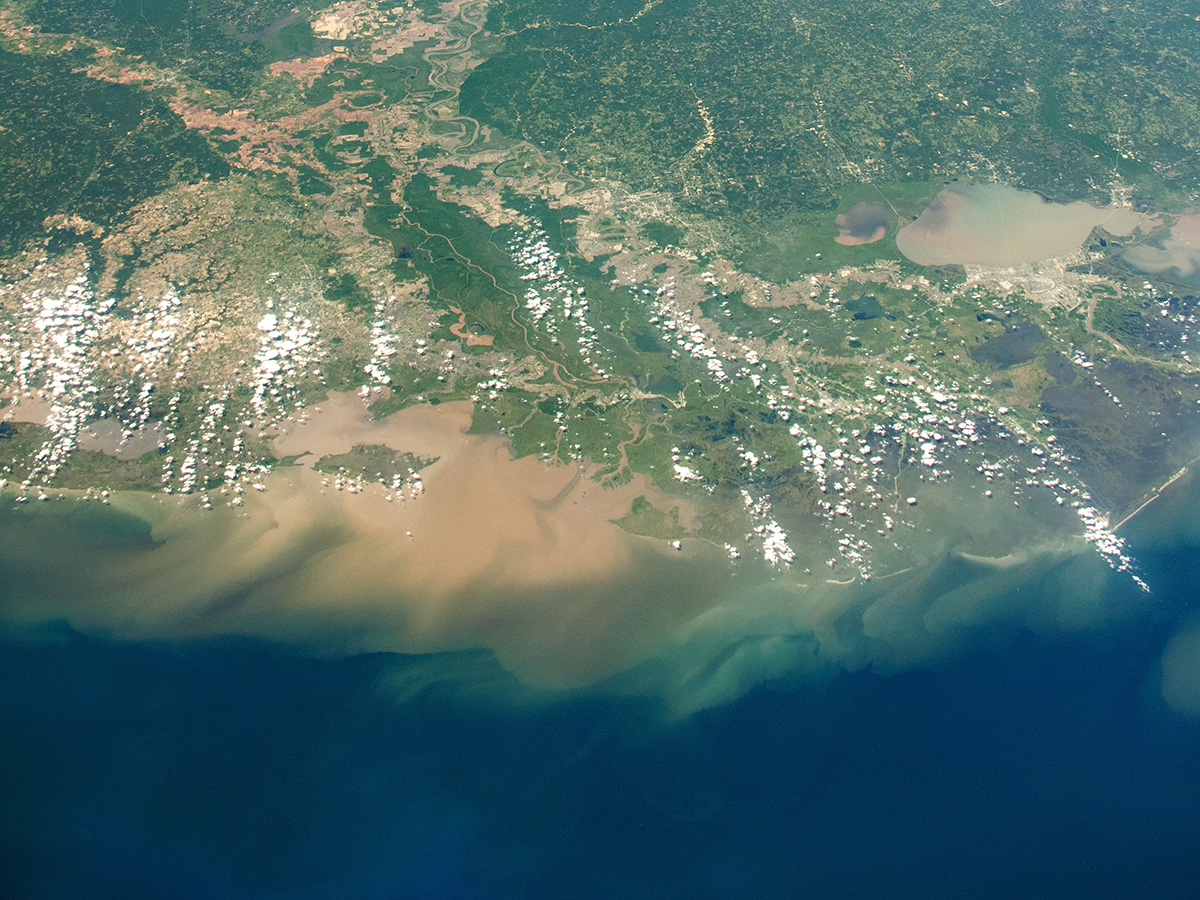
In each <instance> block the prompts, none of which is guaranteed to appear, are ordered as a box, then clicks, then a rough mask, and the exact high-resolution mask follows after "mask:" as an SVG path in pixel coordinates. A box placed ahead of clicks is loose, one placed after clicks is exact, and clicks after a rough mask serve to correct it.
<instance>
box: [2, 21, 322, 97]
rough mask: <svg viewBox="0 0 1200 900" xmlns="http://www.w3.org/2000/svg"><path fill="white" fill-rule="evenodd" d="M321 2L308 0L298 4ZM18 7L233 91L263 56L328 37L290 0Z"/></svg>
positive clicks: (252, 75) (282, 54)
mask: <svg viewBox="0 0 1200 900" xmlns="http://www.w3.org/2000/svg"><path fill="white" fill-rule="evenodd" d="M326 5H328V0H311V2H309V3H307V4H306V8H307V9H309V10H312V9H319V8H321V7H322V6H326ZM25 14H26V15H27V16H28V17H29V19H30V21H32V22H35V23H37V24H38V25H40V26H41V27H42V28H44V29H45V30H47V31H52V32H59V33H64V34H71V33H75V34H82V35H86V36H87V37H90V38H93V39H96V40H100V41H104V42H106V43H110V44H115V45H116V46H119V47H123V48H124V49H125V51H126V52H127V53H129V54H134V55H137V56H143V57H145V58H146V59H149V60H152V61H154V62H156V63H158V64H160V65H163V66H166V67H168V68H174V67H176V66H178V67H181V68H182V69H184V70H185V71H186V72H187V73H188V74H189V75H191V76H192V77H193V78H196V79H197V80H199V81H202V82H205V83H206V84H209V85H211V86H212V87H215V88H220V89H221V90H226V91H229V92H231V93H233V94H244V93H246V92H247V91H248V90H249V89H250V88H251V87H252V86H253V84H254V83H255V81H256V80H257V78H258V73H259V71H260V70H261V69H262V67H263V66H265V65H267V64H268V63H271V62H274V61H275V60H278V59H290V58H292V57H294V56H305V55H315V54H316V53H318V52H321V48H322V47H324V46H327V45H328V43H329V42H327V41H324V42H323V41H319V40H318V39H317V38H316V37H315V36H314V35H313V33H312V30H311V28H310V27H309V25H308V21H307V16H305V15H302V14H301V13H299V12H297V11H296V10H295V7H294V5H293V4H292V3H291V2H290V0H221V2H220V3H195V2H192V0H156V2H154V3H144V2H141V0H33V2H31V3H30V4H29V5H28V8H27V9H26V10H25Z"/></svg>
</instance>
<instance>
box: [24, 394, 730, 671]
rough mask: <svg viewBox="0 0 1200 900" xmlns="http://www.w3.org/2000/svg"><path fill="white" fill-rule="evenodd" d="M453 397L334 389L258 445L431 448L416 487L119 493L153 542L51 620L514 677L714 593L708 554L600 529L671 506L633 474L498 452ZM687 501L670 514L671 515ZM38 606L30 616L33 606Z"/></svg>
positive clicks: (603, 647) (273, 485)
mask: <svg viewBox="0 0 1200 900" xmlns="http://www.w3.org/2000/svg"><path fill="white" fill-rule="evenodd" d="M470 421H471V407H470V404H469V403H451V404H442V405H440V406H438V407H431V406H417V407H411V408H409V409H406V410H403V411H401V412H399V413H396V414H395V415H392V416H389V417H387V418H386V419H382V420H378V421H375V420H372V419H370V418H369V414H368V412H367V409H366V405H365V401H364V400H363V399H362V398H360V397H358V396H355V395H335V396H333V397H331V398H330V400H329V402H327V403H325V404H322V405H321V407H320V408H319V411H311V412H310V414H309V415H308V416H307V420H306V421H305V422H303V423H299V424H297V425H296V426H295V427H294V428H292V429H291V430H290V432H289V433H287V434H286V435H285V436H283V437H281V438H280V439H279V440H278V443H277V447H278V450H279V453H280V455H287V456H291V455H295V454H309V455H307V456H304V457H303V459H307V460H313V461H315V460H316V459H317V458H319V457H321V456H325V455H329V454H335V453H344V452H346V451H348V450H350V449H351V448H352V447H353V446H355V445H356V444H367V445H379V444H386V445H387V446H389V447H391V448H393V449H395V450H397V451H401V452H406V453H411V454H412V455H414V456H417V457H420V458H422V459H435V460H436V461H435V462H433V463H432V464H430V465H428V466H426V467H425V468H423V469H422V470H421V472H420V475H421V482H422V484H423V492H422V493H420V494H418V495H417V496H415V497H413V498H412V499H408V500H401V499H396V496H395V495H394V494H391V493H390V492H388V491H386V490H385V489H384V488H383V487H382V486H380V485H368V486H365V487H356V489H355V490H354V491H349V490H342V491H339V490H337V489H336V488H335V487H334V486H333V485H332V484H329V483H328V482H329V481H330V479H329V478H328V477H327V476H324V475H323V474H322V473H320V472H318V471H316V470H315V469H312V468H310V467H308V466H304V465H296V466H291V467H281V468H279V469H276V470H275V471H274V472H272V473H271V474H270V475H269V476H268V477H267V478H266V479H265V488H266V489H265V490H264V491H262V492H250V495H249V496H247V498H246V505H245V507H244V508H241V509H234V508H227V509H218V510H213V511H211V512H201V511H199V510H197V509H195V505H194V503H192V502H189V501H187V500H184V499H181V498H176V497H164V496H161V495H150V494H135V493H127V494H120V495H117V496H115V497H114V505H115V506H117V507H118V508H120V509H123V510H124V511H126V512H131V513H134V514H135V515H137V516H139V517H141V518H142V519H144V520H146V521H148V522H150V523H151V525H152V533H153V538H154V541H155V544H153V545H151V546H148V547H146V548H143V549H141V550H139V551H138V552H136V553H133V554H132V555H128V556H126V557H123V558H122V559H121V560H120V561H119V563H116V562H114V563H104V564H103V565H105V566H107V570H106V571H103V572H98V573H94V574H95V577H94V579H93V580H94V581H96V582H98V583H101V584H103V585H105V587H103V588H101V589H100V590H96V589H94V588H93V589H90V590H89V594H90V596H89V597H87V598H86V599H81V598H80V597H79V596H78V594H77V593H75V592H70V593H71V596H69V597H65V596H64V597H63V598H62V601H63V605H64V607H65V608H64V610H60V611H59V612H61V613H63V614H65V615H66V616H67V617H68V619H69V620H70V621H72V622H74V623H77V624H79V625H81V626H88V625H92V626H99V627H105V628H112V629H114V630H115V631H117V632H118V633H121V634H129V635H131V636H142V637H145V636H169V637H182V636H196V635H207V634H230V633H233V634H247V635H260V636H266V637H270V638H275V639H283V640H294V641H300V642H302V643H305V642H307V643H311V644H313V645H315V646H318V647H324V648H328V649H330V650H334V651H338V652H341V651H346V650H352V651H358V650H388V651H399V652H411V653H426V652H435V651H439V650H451V649H464V648H472V647H486V648H489V649H491V650H493V651H495V653H496V654H497V657H498V658H499V659H500V661H501V662H502V663H503V664H505V665H506V666H508V667H509V668H510V669H512V670H513V671H515V672H517V673H518V674H520V675H521V676H522V677H524V678H526V679H527V680H529V681H533V682H537V683H544V684H551V685H570V684H579V683H586V682H589V681H592V680H595V679H597V678H602V677H604V676H606V675H609V674H612V673H614V672H616V671H619V670H621V669H622V668H624V667H626V666H628V665H631V664H633V663H634V662H636V661H637V660H638V659H640V658H642V657H644V656H645V655H646V654H648V653H650V652H652V650H653V649H654V647H655V646H656V645H657V643H658V642H659V641H661V640H662V638H663V637H664V636H665V635H666V634H668V633H669V632H670V631H671V630H672V629H674V628H677V627H678V626H679V625H680V624H682V623H684V622H686V621H688V620H689V619H690V618H691V617H692V616H694V615H695V614H697V613H698V612H699V611H701V610H703V609H704V608H706V607H707V606H711V605H712V604H713V603H715V602H718V598H719V597H720V595H722V594H723V593H724V592H726V591H727V590H728V578H729V573H728V564H727V562H726V560H725V555H724V554H723V553H722V552H721V551H720V550H719V549H717V548H715V547H713V546H711V545H709V544H707V543H706V542H703V541H700V540H689V539H685V540H684V541H683V552H678V551H676V550H674V549H673V548H672V547H671V545H670V544H669V543H668V542H666V541H662V540H653V539H649V538H641V537H636V536H633V535H629V534H627V533H626V532H624V531H622V530H621V529H620V528H618V527H617V526H615V525H613V524H612V523H611V521H610V520H611V519H616V518H620V517H621V516H623V515H625V514H626V513H628V511H629V509H630V507H631V505H632V501H633V500H634V499H635V498H636V497H638V496H643V495H644V496H648V497H650V498H651V500H652V502H658V503H662V504H667V503H669V502H670V503H676V504H678V503H679V502H680V501H679V500H678V499H677V498H667V497H665V496H664V495H662V494H661V492H659V491H657V490H656V489H655V488H654V487H653V486H652V485H651V484H649V483H647V482H645V481H644V480H638V481H635V482H634V483H632V484H629V485H625V486H622V487H620V488H616V489H608V488H603V487H601V486H600V485H598V484H597V483H595V482H594V481H592V480H591V479H590V478H588V477H586V473H585V472H583V471H581V470H580V469H579V468H577V467H575V466H568V467H559V468H552V467H550V466H547V465H545V464H543V463H541V462H540V461H538V460H535V459H532V458H525V459H513V457H512V454H511V450H510V446H509V444H508V443H507V441H505V440H504V439H503V438H502V437H500V436H498V435H477V434H467V433H466V430H467V428H468V427H469V425H470ZM689 514H690V511H688V510H686V509H685V510H684V517H685V518H686V516H687V515H689ZM44 613H45V611H43V614H44Z"/></svg>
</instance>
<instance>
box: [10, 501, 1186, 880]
mask: <svg viewBox="0 0 1200 900" xmlns="http://www.w3.org/2000/svg"><path fill="white" fill-rule="evenodd" d="M1178 506H1179V504H1178V503H1176V514H1178V513H1179V510H1178ZM1185 511H1186V510H1185ZM1150 524H1151V525H1152V524H1153V523H1152V522H1151V523H1150ZM1156 529H1157V530H1156ZM1151 533H1153V534H1152V535H1151ZM1189 533H1190V532H1189ZM1139 534H1140V535H1141V536H1140V537H1139ZM1164 534H1165V532H1164V531H1163V529H1162V524H1161V522H1160V523H1159V525H1158V526H1155V527H1153V528H1152V527H1150V526H1149V525H1148V526H1147V527H1146V528H1143V529H1142V531H1141V532H1139V531H1138V530H1137V529H1136V528H1135V529H1131V533H1130V539H1131V541H1132V547H1131V548H1132V549H1133V551H1134V553H1135V554H1136V555H1137V557H1138V559H1139V561H1140V562H1141V564H1142V566H1143V569H1144V571H1145V573H1146V574H1147V577H1148V580H1149V581H1150V582H1151V584H1152V586H1153V588H1154V593H1153V595H1152V596H1151V597H1149V598H1147V599H1146V601H1145V607H1144V611H1143V612H1142V613H1140V614H1138V615H1136V616H1133V617H1130V618H1126V619H1124V620H1122V621H1121V622H1119V623H1116V624H1113V625H1110V626H1107V627H1104V628H1092V629H1087V630H1084V631H1079V632H1075V633H1072V634H1065V635H1064V634H1058V635H1046V634H1041V635H1038V634H1033V633H1022V634H1019V635H1018V636H1016V638H1013V639H1009V640H1007V641H1005V642H1004V643H1003V645H1002V646H1000V647H998V648H993V649H991V650H988V651H986V652H977V653H974V654H972V655H970V656H968V657H967V658H965V659H962V660H960V661H958V662H956V663H955V664H954V665H952V666H949V667H946V668H944V669H941V670H939V671H914V672H907V673H901V674H896V675H890V676H883V675H878V674H874V673H872V672H870V671H867V672H859V673H842V674H839V675H837V676H834V677H832V678H830V679H827V680H823V681H819V682H807V683H802V684H800V685H795V684H792V685H788V686H784V685H780V684H771V683H768V684H764V685H761V686H759V687H758V688H756V689H754V690H752V691H751V692H750V693H749V694H747V695H746V696H745V697H743V698H742V699H741V700H739V701H737V702H735V703H733V704H730V705H728V706H725V707H722V708H718V709H712V710H708V711H705V712H702V713H699V714H696V715H694V716H692V717H690V718H688V719H686V720H683V721H681V722H674V723H668V722H667V721H666V720H665V719H664V716H663V714H662V711H661V709H659V708H658V705H657V704H656V702H655V701H652V700H648V699H630V698H628V697H624V698H623V697H619V696H614V695H613V694H611V693H609V694H606V693H604V692H594V693H591V694H572V695H564V696H558V697H555V696H553V695H548V696H526V697H525V698H524V699H523V700H522V701H520V702H517V701H514V700H512V699H511V698H512V696H513V695H518V696H519V695H520V692H516V691H512V690H508V689H507V688H505V686H504V685H505V681H506V679H507V677H508V676H506V675H505V674H504V673H503V672H502V671H501V670H500V669H499V667H498V666H496V665H495V663H493V662H492V661H491V658H490V656H488V655H486V654H483V653H478V654H462V655H460V656H459V657H457V658H454V659H448V660H443V661H442V662H444V663H445V664H446V665H447V666H448V668H449V669H451V670H452V669H454V668H455V667H457V668H458V669H460V670H461V671H463V672H466V673H470V675H469V677H467V678H466V682H469V683H473V684H474V685H476V688H475V689H471V688H470V687H469V686H468V687H464V683H465V682H464V680H462V679H460V680H459V681H458V682H455V683H450V682H447V683H446V684H445V685H444V686H439V682H438V681H436V680H429V679H424V678H423V679H419V681H420V683H422V684H424V685H425V687H423V688H422V689H420V690H417V691H413V692H410V693H408V694H403V693H400V692H398V691H396V690H394V689H387V687H386V686H387V685H388V684H394V683H395V680H396V679H397V678H401V679H402V678H403V676H404V674H405V671H406V670H407V669H416V668H419V667H422V666H427V665H428V664H429V660H428V659H422V658H405V657H398V656H395V655H389V654H376V655H369V656H359V657H355V658H338V659H318V658H313V657H312V656H310V655H306V654H304V653H302V652H300V651H299V650H296V649H293V648H289V647H287V646H282V645H277V644H270V643H266V642H262V641H255V640H246V639H237V640H234V639H208V640H203V641H187V642H140V643H139V642H127V641H117V640H114V639H111V638H108V637H106V636H104V635H103V634H81V633H79V632H77V631H74V630H72V629H70V628H68V627H67V626H65V625H54V624H51V625H47V626H44V627H41V628H38V629H35V630H33V631H29V630H24V631H19V632H18V631H13V630H11V629H10V630H9V631H8V632H7V636H6V637H4V638H3V639H2V641H0V898H3V900H25V898H38V900H43V898H45V900H51V898H62V900H87V898H105V900H107V898H113V900H117V898H120V900H140V898H147V900H148V898H187V900H201V898H221V900H233V898H289V900H290V898H313V900H316V898H322V900H324V898H369V900H402V898H447V900H450V898H464V900H466V898H471V900H475V898H479V900H483V898H495V900H503V898H518V897H520V898H543V897H545V898H551V897H552V898H579V900H584V898H642V897H646V898H675V897H678V898H706V897H712V898H724V897H811V898H847V900H850V898H855V900H858V898H862V900H868V898H869V900H884V898H897V900H899V898H913V900H934V898H992V897H996V898H1009V897H1012V898H1018V897H1019V898H1027V900H1033V898H1047V900H1049V898H1055V900H1064V898H1081V900H1082V898H1087V900H1101V898H1113V900H1117V898H1120V900H1128V898H1147V900H1196V898H1200V723H1197V722H1196V721H1194V720H1191V721H1189V720H1187V719H1185V718H1183V717H1181V716H1179V715H1178V714H1176V713H1174V712H1172V711H1171V710H1170V709H1169V708H1168V707H1167V706H1166V705H1165V704H1164V703H1163V701H1162V699H1161V696H1160V695H1159V691H1158V686H1157V681H1156V679H1157V677H1158V674H1157V673H1158V666H1159V658H1160V655H1161V653H1162V649H1163V646H1164V644H1165V643H1166V641H1167V640H1168V638H1169V637H1170V635H1171V634H1172V632H1173V630H1174V629H1175V628H1176V626H1177V623H1178V621H1179V619H1180V617H1181V616H1183V615H1185V614H1187V613H1188V611H1189V610H1190V609H1191V608H1193V607H1195V606H1197V605H1198V604H1197V599H1198V598H1200V547H1198V546H1197V545H1196V543H1195V542H1194V539H1192V538H1187V539H1183V538H1180V539H1178V540H1174V539H1169V535H1168V537H1166V538H1165V537H1164ZM1147 535H1151V536H1147ZM1139 540H1141V543H1140V544H1139V543H1138V541H1139ZM488 685H491V687H487V686H488ZM509 687H511V685H510V686H509ZM502 697H508V699H500V698H502Z"/></svg>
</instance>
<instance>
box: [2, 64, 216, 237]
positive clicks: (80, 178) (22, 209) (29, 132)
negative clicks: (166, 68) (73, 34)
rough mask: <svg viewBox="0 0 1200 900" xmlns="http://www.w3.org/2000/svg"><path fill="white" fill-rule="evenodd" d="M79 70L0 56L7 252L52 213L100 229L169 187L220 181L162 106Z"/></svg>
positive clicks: (205, 152) (210, 161) (195, 140)
mask: <svg viewBox="0 0 1200 900" xmlns="http://www.w3.org/2000/svg"><path fill="white" fill-rule="evenodd" d="M80 61H81V60H78V59H73V58H72V57H70V56H67V57H48V58H34V57H27V56H19V55H17V54H13V53H8V52H6V51H3V50H0V78H3V80H4V83H5V90H4V91H3V92H2V93H0V135H3V139H0V170H3V172H4V182H5V184H4V192H3V195H2V196H0V221H2V222H3V223H4V227H3V228H2V229H0V249H2V250H4V251H5V252H11V251H12V250H14V249H15V247H16V246H17V244H18V242H19V241H21V240H22V239H23V238H26V237H28V236H29V235H31V234H33V233H36V232H37V231H38V230H39V226H40V225H41V223H42V220H43V219H45V218H47V217H48V216H52V215H54V214H56V213H57V214H73V215H78V216H82V217H83V218H84V219H87V220H89V221H93V222H96V223H99V224H104V225H107V224H111V223H112V222H114V221H116V220H117V219H118V218H120V217H121V216H122V215H123V214H124V213H125V212H126V211H127V210H128V209H129V208H130V207H131V206H133V205H134V204H136V203H138V202H140V201H142V200H144V199H146V198H147V197H150V196H153V195H154V194H156V193H158V192H159V191H161V190H163V189H164V188H166V187H168V186H169V185H171V184H174V183H176V182H179V181H194V180H197V179H200V178H213V177H221V176H223V175H225V174H227V173H228V166H227V165H226V164H225V163H224V162H223V161H222V160H221V159H220V158H219V157H218V156H217V155H216V153H214V152H213V150H212V149H211V148H210V147H209V146H208V144H207V143H206V142H205V140H204V138H203V137H201V136H200V135H199V134H197V133H196V132H194V131H189V130H187V129H186V128H185V127H184V124H183V122H182V121H180V119H179V117H178V116H176V115H175V114H174V113H173V112H171V110H170V109H168V108H167V107H166V105H165V104H163V103H162V102H160V101H158V100H154V99H153V98H151V97H148V96H146V94H145V93H144V92H142V91H138V90H136V89H135V88H132V87H128V86H126V85H120V84H105V83H103V82H98V81H93V80H92V79H90V78H86V77H85V76H83V75H81V74H78V73H76V72H74V71H72V68H73V63H78V62H80Z"/></svg>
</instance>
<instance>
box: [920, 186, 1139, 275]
mask: <svg viewBox="0 0 1200 900" xmlns="http://www.w3.org/2000/svg"><path fill="white" fill-rule="evenodd" d="M1155 222H1156V219H1154V218H1153V217H1151V216H1147V215H1145V214H1143V213H1138V212H1134V211H1133V210H1132V209H1128V208H1125V207H1109V208H1100V207H1096V206H1092V205H1091V204H1090V203H1084V202H1082V201H1078V202H1075V203H1053V202H1051V201H1050V200H1047V199H1046V198H1045V197H1044V196H1042V195H1041V194H1038V193H1034V192H1033V191H1023V190H1019V189H1018V188H1015V187H1012V186H1011V185H1006V184H1000V183H991V184H977V183H955V184H952V185H950V186H948V187H946V188H945V189H944V190H943V191H942V192H941V193H939V194H938V195H937V197H935V198H934V199H933V201H932V202H931V203H930V204H929V206H928V207H927V208H926V209H925V211H924V212H922V213H921V215H920V216H919V217H918V218H917V220H916V221H914V222H911V223H909V224H908V225H905V226H904V227H903V228H901V229H900V231H899V233H898V234H897V235H896V246H897V247H898V248H899V249H900V252H901V253H903V254H904V255H905V256H906V257H908V258H909V259H911V260H912V261H913V262H916V263H920V264H921V265H925V266H942V265H949V264H958V265H971V266H987V267H1012V266H1019V265H1023V264H1027V263H1035V262H1039V261H1042V260H1047V259H1053V258H1055V257H1059V256H1069V255H1071V254H1073V253H1077V252H1079V250H1080V249H1081V248H1082V247H1083V243H1084V241H1086V240H1087V238H1088V235H1090V234H1091V232H1092V230H1093V229H1094V228H1097V227H1102V228H1104V229H1105V230H1106V231H1108V232H1109V233H1110V234H1114V235H1128V234H1132V233H1133V232H1134V231H1135V230H1138V229H1140V230H1143V231H1144V230H1149V228H1150V227H1151V226H1152V225H1153V224H1155Z"/></svg>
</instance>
